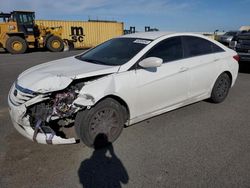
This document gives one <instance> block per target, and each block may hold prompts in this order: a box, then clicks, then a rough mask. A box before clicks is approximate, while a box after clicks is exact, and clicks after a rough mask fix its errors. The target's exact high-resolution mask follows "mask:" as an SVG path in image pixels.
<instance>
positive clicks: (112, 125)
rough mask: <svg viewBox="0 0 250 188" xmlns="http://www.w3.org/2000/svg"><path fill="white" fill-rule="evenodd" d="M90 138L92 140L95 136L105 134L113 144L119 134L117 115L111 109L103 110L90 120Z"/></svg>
mask: <svg viewBox="0 0 250 188" xmlns="http://www.w3.org/2000/svg"><path fill="white" fill-rule="evenodd" d="M89 125H90V126H89V132H90V136H91V137H92V139H93V140H94V139H95V138H96V136H97V135H99V134H105V135H106V136H107V138H108V141H109V142H113V141H114V140H115V139H116V138H117V137H118V136H119V134H120V122H119V114H118V112H117V111H116V110H114V109H113V108H103V109H100V110H99V111H97V112H96V113H95V114H94V115H93V116H92V117H91V119H90V124H89Z"/></svg>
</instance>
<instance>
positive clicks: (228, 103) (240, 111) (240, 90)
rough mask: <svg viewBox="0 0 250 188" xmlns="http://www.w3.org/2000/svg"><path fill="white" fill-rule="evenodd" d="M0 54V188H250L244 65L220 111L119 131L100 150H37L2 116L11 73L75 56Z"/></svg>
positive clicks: (247, 69) (182, 112)
mask: <svg viewBox="0 0 250 188" xmlns="http://www.w3.org/2000/svg"><path fill="white" fill-rule="evenodd" d="M81 52H82V51H70V52H61V53H50V52H32V53H26V54H21V55H11V54H7V53H3V52H1V53H0V187H1V188H5V187H89V185H90V184H92V185H93V184H94V185H96V187H100V185H102V186H103V185H104V186H103V187H120V185H121V186H122V187H142V188H144V187H192V188H195V187H232V188H234V187H249V186H250V107H249V104H250V62H244V63H240V73H239V76H238V79H237V82H236V84H235V87H233V88H232V89H231V91H230V93H229V96H228V98H227V99H226V100H225V101H224V102H223V103H221V104H211V103H209V102H207V101H202V102H198V103H195V104H192V105H189V106H186V107H183V108H181V109H177V110H174V111H171V112H169V113H165V114H163V115H160V116H157V117H154V118H151V119H148V120H146V121H143V122H140V123H137V124H135V125H133V126H131V127H128V128H125V129H124V131H123V133H122V135H121V136H120V137H119V139H118V140H117V141H116V142H115V143H114V144H113V146H112V147H111V146H110V147H109V148H106V149H103V150H97V151H95V150H93V149H90V148H87V147H86V146H84V145H83V144H82V143H80V144H75V145H59V146H53V145H40V144H36V143H33V142H31V141H29V140H27V139H26V138H24V137H23V136H21V135H20V134H19V133H18V132H17V131H16V130H15V129H14V128H13V126H12V123H11V121H10V117H9V115H8V105H7V94H8V91H9V89H10V87H11V84H12V83H13V82H14V81H15V79H16V78H17V76H18V74H20V73H21V72H22V71H24V70H26V69H27V68H29V67H31V66H34V65H37V64H40V63H44V62H47V61H50V60H54V59H59V58H63V57H67V56H71V55H75V54H78V53H81Z"/></svg>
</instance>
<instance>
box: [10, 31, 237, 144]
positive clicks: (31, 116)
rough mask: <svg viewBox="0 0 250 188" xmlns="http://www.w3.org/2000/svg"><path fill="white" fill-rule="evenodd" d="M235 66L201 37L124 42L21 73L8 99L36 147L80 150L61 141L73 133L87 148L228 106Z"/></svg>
mask: <svg viewBox="0 0 250 188" xmlns="http://www.w3.org/2000/svg"><path fill="white" fill-rule="evenodd" d="M238 60H239V57H238V55H237V54H236V52H234V51H233V50H231V49H228V48H227V47H225V46H224V45H222V44H220V43H218V42H216V41H214V40H211V39H208V38H206V37H204V36H201V35H197V34H190V33H165V32H147V33H136V34H131V35H125V36H121V37H118V38H114V39H111V40H109V41H107V42H104V43H103V44H101V45H99V46H97V47H95V48H93V49H90V50H89V51H87V52H85V53H83V54H80V55H78V56H75V57H69V58H64V59H59V60H56V61H52V62H49V63H45V64H41V65H38V66H35V67H33V68H30V69H28V70H26V71H25V72H23V73H22V74H21V75H19V77H18V78H17V80H16V81H15V82H14V84H13V86H12V88H11V90H10V92H9V96H8V103H9V107H10V116H11V119H12V122H13V124H14V126H15V128H16V129H17V130H18V131H19V132H20V133H21V134H22V135H24V136H25V137H27V138H29V139H31V140H33V141H35V142H38V143H43V144H69V143H76V142H77V139H76V138H67V137H63V136H60V135H61V134H59V131H60V130H61V128H62V127H66V128H67V127H71V126H75V130H76V133H77V134H76V135H77V136H78V137H79V138H80V139H81V140H82V141H83V142H84V143H85V144H86V145H87V146H90V147H93V146H95V144H96V143H98V142H100V140H98V139H101V142H100V143H103V142H104V141H105V142H114V141H115V140H116V139H117V138H118V137H119V135H120V133H121V132H122V129H123V127H124V126H129V125H131V124H134V123H137V122H139V121H142V120H145V119H147V118H150V117H153V116H156V115H159V114H162V113H165V112H167V111H170V110H173V109H176V108H179V107H182V106H185V105H188V104H191V103H194V102H197V101H201V100H204V99H208V98H210V100H211V101H212V102H214V103H220V102H222V101H224V99H225V98H226V96H227V95H228V92H229V89H230V88H231V87H232V86H233V85H234V83H235V81H236V78H237V74H238Z"/></svg>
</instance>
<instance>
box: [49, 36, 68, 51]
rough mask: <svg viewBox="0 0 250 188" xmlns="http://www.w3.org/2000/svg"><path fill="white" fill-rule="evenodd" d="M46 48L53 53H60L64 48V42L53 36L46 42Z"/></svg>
mask: <svg viewBox="0 0 250 188" xmlns="http://www.w3.org/2000/svg"><path fill="white" fill-rule="evenodd" d="M46 47H47V48H48V50H50V51H51V52H60V51H62V50H63V48H64V44H63V40H62V39H61V38H60V37H58V36H51V37H49V38H48V40H47V42H46Z"/></svg>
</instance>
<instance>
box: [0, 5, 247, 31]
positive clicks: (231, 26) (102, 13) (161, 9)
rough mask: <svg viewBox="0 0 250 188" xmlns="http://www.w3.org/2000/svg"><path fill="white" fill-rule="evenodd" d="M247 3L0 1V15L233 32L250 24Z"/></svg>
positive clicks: (168, 29) (165, 28) (141, 27)
mask: <svg viewBox="0 0 250 188" xmlns="http://www.w3.org/2000/svg"><path fill="white" fill-rule="evenodd" d="M249 8H250V0H217V1H216V0H53V1H52V0H0V12H9V11H12V10H32V11H35V12H36V19H53V20H88V18H90V19H106V20H116V21H121V22H124V24H125V27H126V28H129V26H135V27H136V30H140V31H142V30H143V29H144V26H151V27H156V28H159V29H160V30H162V31H163V30H166V31H214V30H216V29H219V30H225V31H226V30H236V29H238V28H239V27H240V26H241V25H250V9H249Z"/></svg>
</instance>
